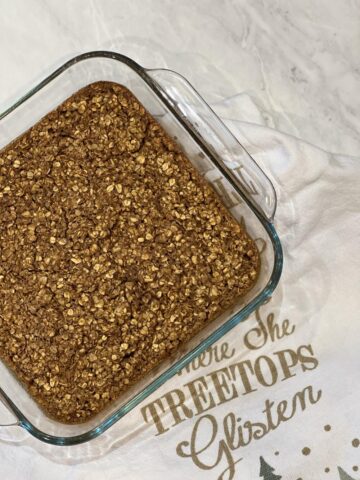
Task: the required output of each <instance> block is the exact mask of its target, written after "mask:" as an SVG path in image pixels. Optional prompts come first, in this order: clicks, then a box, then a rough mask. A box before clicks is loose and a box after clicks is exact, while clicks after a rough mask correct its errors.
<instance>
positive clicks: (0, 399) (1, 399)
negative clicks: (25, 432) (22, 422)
mask: <svg viewBox="0 0 360 480" xmlns="http://www.w3.org/2000/svg"><path fill="white" fill-rule="evenodd" d="M0 406H1V408H2V407H4V409H6V413H7V414H10V415H11V421H6V422H4V421H3V419H2V416H0V428H1V427H17V426H19V420H18V419H17V418H16V419H15V420H13V417H14V416H15V414H14V412H13V411H12V409H11V407H10V406H9V404H8V397H7V396H6V395H5V393H3V392H2V390H1V389H0Z"/></svg>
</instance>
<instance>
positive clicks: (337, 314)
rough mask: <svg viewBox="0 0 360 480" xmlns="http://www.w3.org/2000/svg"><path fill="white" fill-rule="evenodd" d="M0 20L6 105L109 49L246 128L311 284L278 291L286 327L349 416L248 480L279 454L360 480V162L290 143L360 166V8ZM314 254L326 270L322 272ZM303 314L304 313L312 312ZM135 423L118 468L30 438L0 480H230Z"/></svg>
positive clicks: (68, 7) (74, 5)
mask: <svg viewBox="0 0 360 480" xmlns="http://www.w3.org/2000/svg"><path fill="white" fill-rule="evenodd" d="M0 12H1V15H0V61H1V75H0V105H1V106H8V104H9V100H11V99H12V100H15V99H16V98H17V97H18V96H19V95H20V94H21V93H23V92H24V90H27V89H28V88H29V87H31V86H32V85H33V84H34V82H36V81H37V80H40V79H41V78H42V76H43V75H44V74H46V73H49V71H50V70H51V67H55V66H58V65H59V64H61V63H62V62H63V61H65V60H66V59H69V58H70V57H72V56H73V55H75V54H78V53H81V52H84V51H87V50H94V49H110V50H116V51H119V52H121V53H124V54H127V55H129V56H131V57H133V58H134V59H135V60H137V61H138V62H139V63H141V64H143V65H144V66H149V67H161V66H166V67H168V68H172V69H174V70H177V71H179V72H180V73H183V74H184V75H185V76H186V77H188V78H189V80H190V81H191V82H192V83H193V84H194V86H196V87H197V88H198V90H199V91H200V92H201V93H202V94H203V95H204V97H205V98H206V99H207V100H208V101H210V102H212V103H213V104H215V107H216V109H217V111H218V112H219V113H220V114H221V115H222V116H223V118H226V119H233V120H240V121H241V122H240V123H238V122H237V123H231V124H230V126H231V127H232V128H234V129H235V130H236V133H237V134H238V135H239V137H241V139H242V141H243V142H244V143H245V144H246V145H247V147H248V148H249V150H250V151H251V153H253V154H254V156H255V157H256V159H257V160H258V161H259V162H261V163H262V165H263V166H264V167H265V168H266V169H267V171H268V172H269V173H270V174H271V175H272V177H273V178H274V179H275V181H276V185H277V189H278V192H279V193H280V208H279V211H278V215H277V226H278V229H279V231H280V233H281V235H282V241H283V244H284V246H285V250H286V255H287V258H286V268H285V272H284V277H283V280H284V278H285V279H287V280H289V279H291V278H293V279H294V278H296V279H298V280H297V281H296V282H295V283H294V284H295V285H296V288H293V289H292V290H288V289H285V287H284V285H285V283H284V284H283V287H282V288H280V289H278V292H277V297H276V298H275V300H277V301H278V302H279V305H278V309H279V311H280V315H281V317H282V318H286V317H287V316H291V318H292V319H293V321H294V322H295V323H296V324H297V325H298V329H297V335H298V336H297V343H299V342H300V343H306V342H307V343H308V342H309V341H310V339H312V338H314V345H315V346H316V354H317V357H318V358H319V360H320V363H321V365H323V366H322V367H321V369H320V367H319V370H316V371H315V372H314V374H313V377H311V378H312V381H316V382H320V386H321V388H322V389H323V391H324V395H325V397H326V396H327V398H328V399H331V398H333V397H334V396H336V398H337V403H338V404H339V405H341V410H344V412H346V414H345V413H344V414H342V416H341V421H339V423H338V431H337V435H338V436H337V437H332V438H333V440H332V443H331V442H329V443H327V442H324V441H323V439H322V437H320V441H319V444H320V446H321V448H319V449H318V451H317V453H316V455H312V456H311V457H310V458H309V459H307V458H305V457H302V456H301V455H299V454H298V453H299V452H298V448H299V447H302V446H304V445H305V443H307V442H308V441H309V440H310V439H309V437H311V436H313V437H314V438H316V435H318V434H319V429H320V428H321V426H322V425H323V424H324V423H326V422H327V420H328V419H329V418H330V417H331V418H332V420H333V419H335V416H336V415H335V414H336V405H335V404H334V403H333V402H331V401H325V400H322V407H317V408H318V409H317V410H314V411H312V412H314V413H313V416H311V415H312V414H311V413H309V412H308V413H307V416H304V417H300V418H299V419H298V420H295V421H294V422H293V423H291V422H289V425H287V426H286V428H285V427H284V428H283V429H281V428H279V429H278V430H277V431H276V432H274V433H272V434H271V436H269V437H268V439H266V440H265V439H264V440H262V441H261V442H260V441H259V442H257V443H255V444H254V446H253V447H252V449H250V447H249V449H247V450H246V452H245V450H244V454H243V455H242V456H244V457H246V462H245V461H243V462H241V464H239V465H238V470H237V474H236V475H237V476H235V478H244V479H245V480H247V479H250V478H251V479H253V478H257V477H258V463H257V462H258V457H259V455H266V453H267V452H270V453H269V455H271V457H270V459H271V462H269V463H272V464H274V465H276V464H277V465H280V466H279V468H278V469H277V470H276V473H279V474H282V475H283V480H287V479H288V478H289V479H290V478H297V477H302V478H303V479H304V480H308V479H310V480H319V479H320V478H322V472H323V471H324V467H325V466H327V463H329V466H330V462H332V463H331V467H332V471H331V474H329V475H327V476H326V478H330V479H331V478H334V479H335V478H337V476H335V470H334V466H335V465H342V466H343V467H344V468H346V469H347V471H349V473H350V470H351V466H352V465H353V464H355V460H354V458H355V457H354V454H355V453H357V452H356V451H355V449H351V448H350V449H349V448H347V447H346V448H345V444H346V445H347V443H348V442H351V438H353V437H354V436H356V435H357V436H358V437H359V434H358V433H357V432H358V428H357V427H356V425H359V424H360V418H359V414H358V413H356V411H355V410H356V409H355V407H354V405H355V406H356V404H359V395H358V394H359V392H358V389H357V390H356V388H354V384H355V382H358V376H356V375H358V371H359V368H360V365H359V356H358V355H357V351H358V350H356V348H357V349H358V343H356V342H357V338H358V337H359V331H358V330H359V327H358V324H357V323H356V312H358V311H359V309H360V305H359V300H358V298H357V297H356V296H355V295H352V294H351V292H352V291H353V290H352V288H353V285H356V282H358V283H359V276H358V272H359V262H358V259H357V260H354V261H353V262H348V258H349V256H348V252H349V250H350V249H351V248H355V246H356V245H358V244H359V236H358V235H359V231H356V230H355V227H354V225H357V226H358V225H359V222H358V221H356V220H357V218H358V212H359V208H360V207H359V204H358V203H356V201H357V202H358V193H357V185H358V184H359V167H358V164H357V159H356V158H354V159H350V158H348V157H335V156H333V155H328V154H326V153H325V152H324V151H322V150H320V149H317V148H315V147H313V146H311V145H308V144H306V143H304V142H301V141H298V140H296V139H294V138H291V137H287V136H286V135H283V134H281V133H278V132H284V133H287V134H290V135H294V136H296V137H299V138H301V139H303V140H305V141H306V142H309V143H312V144H313V145H316V146H318V147H321V148H322V149H323V150H326V151H328V152H337V153H341V154H343V155H345V154H346V155H352V156H354V157H358V156H359V147H360V137H359V134H358V132H359V131H360V115H359V113H360V96H359V93H358V92H359V86H360V65H359V58H360V57H359V50H360V22H359V18H360V2H359V1H357V0H332V1H331V2H330V1H326V0H318V1H316V2H314V1H311V0H302V1H301V2H288V1H285V0H283V1H274V2H270V1H269V2H266V1H260V0H251V1H250V0H247V1H240V0H198V1H196V2H195V1H193V0H191V1H190V0H182V1H181V2H180V1H179V2H174V1H165V0H157V1H155V0H153V1H150V0H144V1H139V0H132V1H125V0H102V1H96V0H93V1H88V0H74V1H70V0H63V1H61V2H59V1H55V0H47V1H40V0H23V1H19V0H11V1H9V0H8V1H6V0H0ZM226 98H227V99H228V100H226V101H225V102H224V101H223V100H224V99H226ZM0 110H1V108H0ZM269 127H270V128H269ZM271 129H274V130H276V131H273V130H271ZM356 179H357V182H356ZM323 212H325V214H323ZM344 212H345V214H344ZM334 222H335V223H334ZM336 222H337V223H336ZM339 223H341V224H342V228H341V229H340V230H339V229H338V228H337V225H338V224H339ZM339 242H340V245H341V247H339V248H338V245H339ZM302 245H306V249H305V250H304V249H301V246H302ZM330 247H331V249H330ZM326 249H327V250H326ZM326 251H327V252H328V253H327V254H326ZM300 252H302V254H301V255H300ZM324 252H325V253H324ZM333 252H335V253H333ZM313 255H317V257H321V258H322V262H321V264H319V265H318V266H316V268H313V266H312V262H313ZM326 255H328V256H326ZM295 261H296V262H298V263H296V268H295ZM340 271H341V272H342V273H341V275H339V272H340ZM325 277H326V278H325ZM306 278H307V279H308V281H311V282H312V284H313V285H316V295H314V296H313V297H312V298H311V299H309V298H307V296H306V290H305V289H304V283H303V282H305V279H306ZM324 278H325V280H324ZM358 283H357V284H358ZM329 285H330V287H331V295H330V296H329V295H328V286H329ZM281 297H283V298H282V301H281V302H280V300H281ZM296 302H300V303H301V305H302V306H303V307H304V308H303V309H302V310H301V311H300V310H299V307H298V306H297V303H296ZM330 325H331V328H330V327H329V326H330ZM305 327H306V328H305ZM311 341H312V340H311ZM314 348H315V347H314ZM335 367H338V368H339V371H338V373H337V375H336V377H335V376H334V369H335ZM343 371H346V373H347V374H346V375H343V374H342V372H343ZM184 382H185V381H184ZM302 386H304V385H302ZM167 390H168V388H164V390H163V391H164V393H165V392H166V391H167ZM272 392H273V390H272ZM266 394H267V393H266V392H265V393H263V398H266ZM272 394H273V393H272ZM264 395H265V397H264ZM158 396H159V395H158ZM259 399H260V400H261V401H262V398H261V395H259V398H257V401H258V400H259ZM250 400H251V399H250ZM250 400H249V402H250V403H246V402H245V400H243V399H242V402H243V403H242V404H241V405H242V406H243V408H244V409H245V410H246V409H250V410H251V408H252V404H251V401H250ZM220 413H221V412H219V415H220ZM130 415H131V417H130V418H131V420H130V421H132V422H134V425H136V426H137V428H138V429H139V434H138V435H134V437H133V438H132V439H129V440H128V441H126V442H122V441H121V436H122V432H121V427H120V424H118V425H117V426H115V427H114V429H113V430H110V432H112V433H111V435H113V441H114V445H113V448H112V449H111V450H110V452H108V453H107V454H106V455H101V454H100V453H101V451H102V446H101V445H102V442H103V441H105V440H102V438H101V437H100V438H99V439H98V440H95V441H94V443H93V446H92V447H91V449H92V452H91V453H90V447H89V448H88V447H82V448H80V447H75V448H74V449H72V450H71V451H70V450H66V453H64V452H65V450H62V452H61V454H60V453H59V449H58V448H55V447H53V448H50V447H49V448H48V447H46V448H45V450H44V451H43V452H41V451H40V450H41V446H40V443H39V442H37V441H36V440H33V439H31V438H30V437H29V436H26V435H25V436H24V435H23V437H24V440H22V441H19V442H17V443H13V441H12V440H9V441H8V442H6V441H4V440H3V441H1V442H0V465H1V477H2V478H4V479H10V480H18V479H19V480H20V479H21V480H23V479H25V478H26V479H40V480H42V479H46V478H49V477H50V473H51V478H53V479H65V478H66V479H69V480H71V479H85V478H86V479H95V478H96V479H98V478H101V479H103V478H104V479H114V480H115V479H118V478H125V479H131V480H133V479H134V480H136V479H143V478H146V477H148V478H158V479H159V480H160V479H166V478H172V479H179V480H180V479H183V478H188V477H189V478H199V479H202V478H206V479H208V480H210V479H214V480H215V479H216V478H218V475H219V474H220V471H221V470H212V471H210V472H205V471H201V470H197V469H196V468H195V467H194V465H193V464H192V463H191V462H190V461H188V460H185V459H180V458H179V457H177V455H176V454H175V447H176V444H177V443H178V441H180V440H184V439H185V438H186V436H187V435H188V434H189V432H190V427H189V426H187V427H186V426H184V429H183V430H180V431H179V430H174V431H173V432H170V433H169V434H168V435H164V436H163V437H161V436H160V437H156V438H155V437H154V436H153V433H154V432H153V431H152V430H150V429H149V428H147V427H146V428H145V426H144V424H143V420H142V417H141V415H140V413H139V412H138V411H135V412H133V413H132V414H130ZM178 428H179V427H178ZM180 428H181V427H180ZM312 428H313V429H314V431H313V432H312V430H311V429H312ZM356 431H357V432H356ZM110 432H109V434H110ZM284 432H285V434H286V439H287V442H286V443H285V444H284V443H283V439H284ZM0 433H1V435H0V437H1V438H4V437H3V432H0ZM351 435H352V436H351ZM348 436H349V438H348ZM10 438H11V434H10ZM273 445H277V446H278V447H279V450H281V454H282V457H281V463H279V461H280V460H279V459H278V460H276V457H273V456H272V455H273ZM343 445H344V448H338V447H342V446H343ZM139 447H140V448H139ZM292 447H294V448H292ZM295 447H296V448H295ZM96 448H98V454H94V450H96ZM241 453H242V452H241ZM89 457H91V458H94V459H96V461H89V460H87V458H89ZM351 462H353V463H351ZM359 467H360V465H359ZM280 470H281V471H280ZM354 476H355V474H354Z"/></svg>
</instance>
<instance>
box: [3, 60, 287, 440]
mask: <svg viewBox="0 0 360 480" xmlns="http://www.w3.org/2000/svg"><path fill="white" fill-rule="evenodd" d="M91 58H109V59H113V60H116V61H119V62H121V63H124V64H126V65H127V66H128V67H130V68H131V69H132V70H133V71H134V72H136V73H137V74H138V75H139V76H140V77H141V78H142V79H143V80H144V81H145V82H146V83H147V84H148V86H149V87H150V88H151V89H152V91H153V92H154V93H155V94H156V95H157V97H158V98H159V99H160V100H161V101H162V102H163V103H164V104H165V106H166V107H167V109H168V110H169V111H171V113H172V114H173V115H174V116H175V117H176V119H177V120H178V121H179V123H180V124H181V125H182V126H183V127H184V129H185V130H186V131H187V132H188V133H189V134H190V135H191V136H192V138H193V139H194V140H195V141H196V142H197V143H198V144H199V146H200V147H201V149H202V150H204V151H205V152H206V154H207V155H208V156H209V158H210V159H211V160H212V161H213V163H214V164H215V165H217V166H219V164H218V161H217V159H216V158H215V157H214V155H213V154H212V152H211V149H208V148H207V146H206V144H204V142H202V141H201V140H200V139H199V138H198V137H197V136H196V135H195V134H194V132H193V131H192V130H191V128H190V127H189V126H188V125H187V124H186V123H185V122H184V120H183V119H182V118H181V117H180V116H179V115H178V114H177V112H176V111H175V110H174V108H173V107H172V105H171V104H170V103H169V101H168V98H167V95H166V93H165V92H164V91H163V90H162V88H161V86H160V85H159V84H157V83H156V82H155V81H154V80H153V79H152V78H151V77H150V76H149V75H148V74H147V71H151V70H152V69H146V68H143V67H142V66H140V65H139V64H138V63H137V62H135V61H134V60H132V59H131V58H129V57H127V56H125V55H122V54H120V53H116V52H111V51H92V52H87V53H83V54H81V55H78V56H76V57H74V58H72V59H71V60H69V61H67V62H66V63H64V64H63V65H62V66H61V67H59V68H58V69H56V70H55V71H54V72H53V73H52V74H51V75H49V76H48V77H46V78H45V79H44V80H42V81H41V82H40V83H39V84H37V85H36V86H35V87H34V88H32V89H31V90H30V91H28V92H27V93H26V94H25V95H23V96H22V97H21V98H19V100H17V101H16V102H15V103H13V104H12V105H11V106H10V107H9V108H7V109H6V110H5V111H4V112H2V113H0V120H2V119H3V118H5V117H6V116H7V115H9V114H10V113H11V112H13V111H14V110H16V109H17V108H18V107H19V106H20V105H22V104H23V103H24V102H26V100H28V99H29V98H30V97H32V96H33V95H35V94H36V93H37V92H39V91H40V90H41V89H42V88H44V87H45V86H46V85H47V84H49V83H50V82H51V81H52V80H54V79H55V78H57V77H58V76H59V75H61V74H62V73H63V72H65V71H66V70H67V69H69V68H70V67H72V66H74V65H75V64H77V63H79V62H82V61H84V60H87V59H91ZM185 80H186V79H185ZM192 88H193V87H192ZM208 108H209V110H211V108H210V107H208ZM225 128H226V127H225ZM222 173H224V174H225V176H226V177H227V178H228V180H229V181H230V182H231V184H232V186H233V188H234V189H235V190H236V191H237V193H238V194H239V195H240V196H241V197H242V199H243V200H244V201H245V202H246V203H247V205H248V206H249V207H250V208H251V210H252V211H253V212H254V213H255V215H256V216H257V218H258V219H259V221H260V222H261V224H262V225H263V227H264V228H265V230H266V232H267V234H268V235H269V237H270V239H271V244H272V248H273V253H274V267H273V270H272V273H271V276H270V279H269V281H268V283H267V285H266V286H265V288H264V289H263V290H262V291H261V292H260V293H259V294H258V295H257V296H256V297H255V298H254V299H253V300H251V302H249V303H248V304H247V305H246V306H245V307H244V308H242V309H241V310H240V311H239V312H237V313H236V314H234V315H233V316H232V317H231V318H229V320H227V321H226V322H225V323H223V324H222V325H221V326H220V327H219V328H217V329H216V330H215V331H214V332H213V333H211V334H210V335H209V336H208V337H207V338H206V339H205V340H203V341H202V342H201V343H200V344H199V345H198V346H197V347H196V348H194V349H193V350H191V351H190V352H188V353H187V354H185V355H184V356H183V357H182V358H181V359H180V360H178V361H176V362H175V363H174V364H173V365H172V366H171V367H169V368H168V369H167V370H166V371H165V372H163V373H162V374H161V375H159V376H158V377H157V378H156V379H155V380H154V381H153V382H151V383H150V384H148V385H147V386H146V387H145V388H144V389H143V390H141V391H140V392H139V393H137V394H136V395H135V396H134V397H133V398H132V399H131V400H129V401H128V402H126V403H125V405H122V406H121V407H120V408H119V409H118V410H117V411H116V412H114V413H113V414H111V415H110V416H109V417H107V418H106V419H105V420H103V421H102V422H101V423H100V424H99V425H98V426H97V427H94V428H92V429H90V430H88V431H87V432H84V433H82V434H80V435H74V436H67V437H64V436H56V435H49V434H47V433H45V432H43V431H41V430H40V429H38V428H37V427H35V425H33V424H32V423H31V421H29V420H28V419H27V418H26V416H25V415H24V414H23V413H22V412H21V411H20V410H19V409H18V407H17V406H16V404H15V403H14V402H13V401H12V400H11V399H10V398H9V397H8V396H7V394H6V393H5V392H4V391H3V390H2V388H1V387H0V400H1V401H2V403H3V404H4V405H5V406H6V407H7V408H8V409H9V410H10V411H11V413H13V414H14V415H15V417H16V419H17V421H16V422H15V423H14V424H11V425H12V426H20V427H22V428H24V429H25V430H27V431H28V432H29V433H30V434H31V435H32V436H34V437H35V438H37V439H39V440H41V441H42V442H45V443H49V444H52V445H59V446H71V445H78V444H80V443H84V442H87V441H89V440H92V439H94V438H96V437H98V436H99V435H101V434H102V433H104V432H105V431H106V430H108V429H109V428H110V427H111V426H112V425H114V424H115V423H116V422H117V421H119V420H120V419H121V418H123V417H124V416H125V415H126V414H127V413H129V412H130V411H131V410H132V409H133V408H135V407H136V406H137V405H139V404H140V403H141V402H142V401H143V400H144V399H145V398H147V397H148V396H149V395H150V394H152V393H153V392H155V390H157V388H159V387H160V386H161V385H162V384H164V383H165V382H166V381H167V380H169V379H170V378H171V377H173V376H174V375H175V374H176V373H177V372H178V371H179V370H181V369H183V368H184V367H185V366H186V365H187V364H188V363H190V362H191V361H192V360H193V359H194V358H195V357H197V356H198V355H199V354H200V353H202V352H203V351H204V350H206V349H207V348H209V347H210V346H211V345H212V344H213V343H215V342H216V341H218V340H219V339H220V338H221V337H222V336H223V335H225V334H226V333H227V332H229V331H230V330H231V329H232V328H234V327H235V326H236V325H238V324H239V323H240V322H241V321H243V320H245V319H246V318H247V317H248V316H249V315H250V314H251V313H252V312H253V311H254V310H255V309H256V308H258V307H259V306H260V305H261V304H262V303H264V301H266V300H267V299H268V298H269V297H270V296H271V295H272V293H273V291H274V290H275V288H276V286H277V284H278V282H279V279H280V276H281V272H282V267H283V252H282V247H281V243H280V239H279V237H278V235H277V233H276V230H275V227H274V225H273V223H272V221H271V220H272V219H267V218H266V217H265V216H264V214H263V213H262V212H261V211H260V210H259V209H258V208H257V207H256V205H254V203H253V202H252V201H251V200H250V199H249V197H248V195H247V194H246V193H245V192H244V191H242V190H241V188H240V187H239V185H237V184H236V183H234V182H233V181H232V180H231V178H229V177H228V176H227V175H226V172H224V171H222ZM264 175H265V174H264ZM265 176H266V175H265ZM266 178H267V179H268V177H266ZM268 181H269V182H270V184H271V181H270V180H269V179H268ZM271 186H272V184H271ZM272 188H274V187H273V186H272ZM274 194H275V190H274ZM275 201H276V194H275ZM4 427H5V426H4Z"/></svg>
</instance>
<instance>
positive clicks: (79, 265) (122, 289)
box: [0, 82, 259, 422]
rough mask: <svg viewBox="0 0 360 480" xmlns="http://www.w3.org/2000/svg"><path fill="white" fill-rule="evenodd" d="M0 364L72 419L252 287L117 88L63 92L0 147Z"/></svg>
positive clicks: (246, 264) (154, 134) (225, 234)
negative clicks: (45, 112)
mask: <svg viewBox="0 0 360 480" xmlns="http://www.w3.org/2000/svg"><path fill="white" fill-rule="evenodd" d="M0 208H1V215H0V357H1V358H2V359H3V360H4V361H6V363H7V364H8V365H9V366H10V367H11V369H12V370H13V371H14V373H15V374H16V375H17V376H18V378H20V379H21V381H22V382H23V383H24V384H25V385H26V387H27V388H28V390H29V392H30V394H31V395H32V396H33V397H34V399H35V400H36V401H37V402H38V403H39V404H40V405H41V406H42V407H43V408H44V409H45V410H46V412H47V413H48V414H49V415H51V416H52V417H55V418H56V419H58V420H60V421H63V422H80V421H85V420H86V419H88V418H89V417H90V416H92V415H94V414H96V413H97V412H99V411H100V410H101V409H102V408H104V406H105V405H107V404H108V403H109V402H110V401H112V400H114V399H115V398H117V397H118V396H119V394H120V393H121V391H123V390H124V389H125V388H126V386H127V385H128V384H129V383H132V382H134V381H135V380H136V379H137V378H140V377H141V376H143V375H144V374H145V373H146V372H147V371H148V370H149V369H150V368H152V367H153V366H154V365H156V364H157V363H159V361H160V360H161V359H162V358H164V357H165V356H168V355H169V354H170V353H171V352H173V351H174V350H175V349H176V348H177V346H178V345H179V343H180V342H183V341H185V340H187V339H188V338H189V337H191V336H192V335H193V334H194V333H195V332H197V331H198V330H199V329H200V328H201V327H202V326H203V325H204V324H205V323H206V322H207V321H209V320H211V319H212V318H213V317H214V316H215V315H217V314H218V313H220V312H221V311H222V310H223V309H224V308H226V307H228V306H229V305H230V304H231V303H233V301H234V299H235V298H236V297H238V296H239V295H242V294H244V293H245V292H246V291H247V290H249V288H250V287H251V286H252V285H253V283H254V281H255V278H256V276H257V271H258V268H259V257H258V252H257V249H256V247H255V245H254V243H253V241H252V240H251V239H250V238H249V237H248V236H247V235H246V233H245V232H244V231H243V230H242V228H241V227H240V226H239V225H238V224H237V222H235V220H234V219H233V218H232V217H231V216H230V215H229V214H228V213H227V212H226V210H225V208H224V207H223V205H222V204H221V202H220V201H219V199H218V197H217V195H216V194H215V193H214V191H213V190H212V189H211V188H210V187H209V186H208V185H207V184H206V183H205V182H204V181H203V179H202V178H200V176H199V175H198V174H197V172H196V171H195V169H194V168H193V167H192V166H191V164H190V162H189V161H188V159H187V158H186V157H185V156H184V155H183V153H182V152H181V151H180V150H179V148H178V147H177V146H176V145H175V143H174V142H173V141H172V140H171V139H170V138H169V137H168V136H167V135H166V133H165V132H164V130H163V129H162V127H160V126H159V125H158V124H157V123H156V122H155V121H154V120H153V118H152V117H151V116H150V115H149V114H148V113H147V112H146V111H145V110H144V108H143V107H142V106H141V105H140V104H139V102H138V101H137V100H136V98H135V97H134V96H133V95H132V94H131V93H130V92H129V91H128V90H127V89H125V88H124V87H122V86H120V85H116V84H111V83H106V82H101V83H97V84H93V85H90V86H88V87H86V88H85V89H83V90H81V91H80V92H78V93H77V94H75V95H74V96H73V97H72V98H70V99H69V100H67V101H66V102H65V103H64V104H62V105H61V106H60V107H59V108H58V109H57V110H55V111H54V112H52V113H50V114H49V115H47V116H46V117H45V118H44V119H42V120H41V121H40V122H39V123H38V124H37V125H36V126H34V127H33V128H32V129H31V130H29V131H28V132H27V133H25V134H24V135H23V136H22V137H20V138H19V139H18V140H16V141H15V142H14V143H13V144H12V145H10V146H9V147H7V148H6V149H5V150H3V151H1V152H0Z"/></svg>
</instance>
